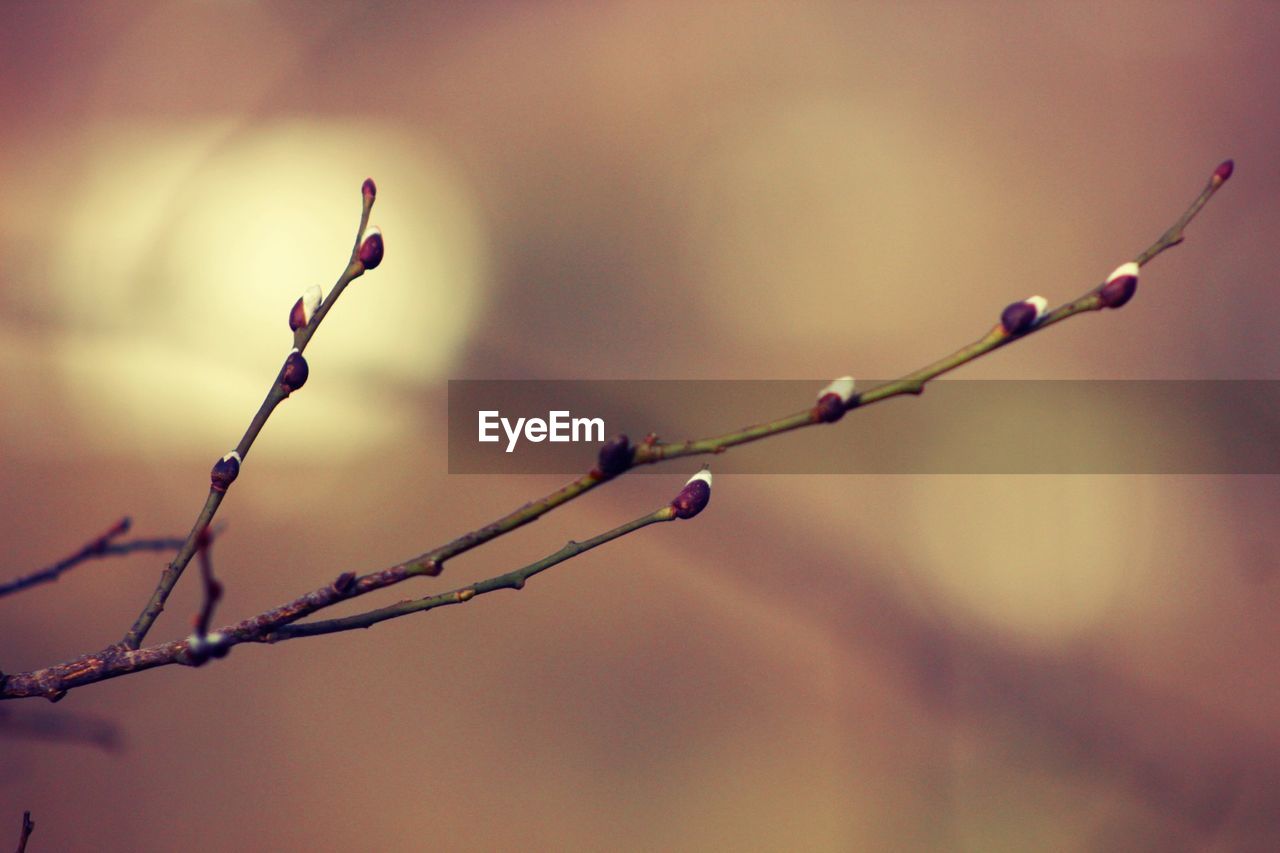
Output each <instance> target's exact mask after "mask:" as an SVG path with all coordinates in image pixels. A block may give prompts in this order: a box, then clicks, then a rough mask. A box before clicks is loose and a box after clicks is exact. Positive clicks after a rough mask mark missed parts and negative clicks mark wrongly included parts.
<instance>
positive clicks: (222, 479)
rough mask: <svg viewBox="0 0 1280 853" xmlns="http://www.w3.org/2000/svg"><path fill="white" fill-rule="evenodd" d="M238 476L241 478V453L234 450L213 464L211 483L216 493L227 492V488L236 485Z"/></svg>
mask: <svg viewBox="0 0 1280 853" xmlns="http://www.w3.org/2000/svg"><path fill="white" fill-rule="evenodd" d="M238 476H240V453H239V452H238V451H235V450H233V451H231V452H230V453H228V454H227V455H226V456H224V457H222V458H221V459H219V460H218V461H217V462H215V463H213V470H212V471H210V472H209V483H210V485H212V487H213V490H214V491H215V492H225V491H226V490H227V486H230V485H231V484H232V483H234V482H235V481H236V477H238Z"/></svg>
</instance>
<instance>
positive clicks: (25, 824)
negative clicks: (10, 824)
mask: <svg viewBox="0 0 1280 853" xmlns="http://www.w3.org/2000/svg"><path fill="white" fill-rule="evenodd" d="M35 829H36V822H35V821H34V820H32V819H31V812H23V813H22V834H21V835H19V836H18V853H23V851H25V850H26V849H27V840H28V839H29V838H31V833H33V832H35Z"/></svg>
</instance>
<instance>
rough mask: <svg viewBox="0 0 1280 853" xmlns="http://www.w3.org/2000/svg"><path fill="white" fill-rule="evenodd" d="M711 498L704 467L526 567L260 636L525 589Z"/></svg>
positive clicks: (367, 620) (294, 633) (361, 624)
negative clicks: (635, 510) (643, 510)
mask: <svg viewBox="0 0 1280 853" xmlns="http://www.w3.org/2000/svg"><path fill="white" fill-rule="evenodd" d="M710 498H711V472H710V470H708V469H707V468H706V467H704V468H703V469H702V470H701V471H699V472H698V473H697V474H694V475H693V476H692V477H690V478H689V481H688V482H687V483H685V485H684V489H683V490H682V491H681V492H680V494H679V495H677V496H676V498H675V500H673V501H672V502H671V503H669V504H667V505H666V506H664V507H662V508H661V509H657V510H654V511H653V512H651V513H649V514H648V515H642V516H640V517H639V518H637V519H635V520H634V521H628V522H627V523H626V524H622V525H619V526H618V527H615V528H613V529H612V530H609V531H607V532H605V533H601V534H600V535H599V536H593V537H592V538H590V539H588V540H586V541H585V542H574V541H572V540H570V541H569V542H568V543H567V544H566V545H565V546H564V547H563V548H561V549H560V550H559V551H556V552H555V553H554V554H548V555H547V556H545V557H543V558H542V559H541V560H536V561H535V562H532V563H530V564H529V565H527V566H522V567H521V568H518V569H515V570H514V571H510V572H507V573H506V574H504V575H498V576H497V577H492V578H489V579H487V580H482V581H478V582H477V583H473V584H469V585H467V586H464V587H461V588H459V589H455V590H451V591H449V592H442V593H439V594H438V595H429V596H426V597H425V598H417V599H413V600H411V601H401V602H399V603H398V604H392V605H390V606H389V607H381V608H379V609H377V610H370V611H368V612H366V613H357V614H356V615H354V616H344V617H343V618H341V619H326V620H323V621H319V622H305V623H303V624H294V625H287V626H285V627H283V628H281V629H280V630H278V631H273V632H272V633H270V634H266V635H264V636H263V637H262V638H261V639H262V641H264V642H268V643H274V642H277V641H279V640H290V639H293V638H294V637H312V636H315V635H317V634H333V633H337V632H338V631H351V630H354V629H356V628H372V627H373V626H374V625H376V624H378V623H379V622H385V621H387V620H388V619H396V618H399V617H401V616H407V615H409V614H410V613H420V612H424V611H427V610H434V609H435V608H437V607H444V606H445V605H449V604H462V603H464V602H467V601H470V600H471V599H473V598H475V597H476V596H477V595H484V594H485V593H487V592H494V591H496V590H499V589H515V590H520V589H524V585H525V582H526V581H528V580H529V578H531V577H533V576H534V575H536V574H539V573H541V572H545V571H546V570H547V569H549V568H551V567H552V566H554V565H557V564H559V563H563V562H564V561H565V560H568V559H571V558H573V557H576V556H578V555H579V554H583V553H586V552H587V551H590V550H591V549H592V548H595V547H597V546H599V545H603V544H604V543H606V542H612V541H613V540H614V539H617V538H619V537H622V536H626V535H627V534H628V533H632V532H634V531H636V530H639V529H640V528H642V527H648V526H649V525H650V524H660V523H662V522H664V521H674V520H675V519H677V518H693V517H694V516H695V515H697V514H698V513H699V512H701V511H702V510H703V508H704V507H706V505H707V501H708V500H709V499H710Z"/></svg>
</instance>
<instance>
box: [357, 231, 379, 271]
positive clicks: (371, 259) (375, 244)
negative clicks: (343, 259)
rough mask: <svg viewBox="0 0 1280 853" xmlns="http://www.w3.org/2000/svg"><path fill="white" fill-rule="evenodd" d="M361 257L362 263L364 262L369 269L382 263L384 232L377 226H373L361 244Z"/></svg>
mask: <svg viewBox="0 0 1280 853" xmlns="http://www.w3.org/2000/svg"><path fill="white" fill-rule="evenodd" d="M359 258H360V263H362V264H364V268H365V269H367V270H371V269H373V268H374V267H376V266H377V265H378V264H380V263H382V232H381V231H379V230H378V229H377V228H371V229H370V230H369V234H368V236H366V237H365V238H364V242H363V243H361V244H360V255H359Z"/></svg>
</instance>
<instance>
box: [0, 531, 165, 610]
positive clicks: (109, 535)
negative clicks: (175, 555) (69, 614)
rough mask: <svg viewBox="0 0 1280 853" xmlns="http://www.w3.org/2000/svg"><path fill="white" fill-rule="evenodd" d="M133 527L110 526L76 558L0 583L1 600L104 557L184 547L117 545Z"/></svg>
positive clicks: (149, 542)
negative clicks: (82, 564)
mask: <svg viewBox="0 0 1280 853" xmlns="http://www.w3.org/2000/svg"><path fill="white" fill-rule="evenodd" d="M131 526H132V522H131V521H130V519H129V518H128V517H127V516H126V517H125V518H122V519H120V520H119V521H117V522H116V523H115V524H113V525H111V527H110V528H108V529H107V530H106V531H105V532H104V533H103V534H102V535H101V536H99V537H97V538H96V539H93V540H91V541H90V542H87V543H86V544H85V545H84V547H82V548H81V549H80V550H79V551H76V552H75V553H74V554H71V555H70V556H67V557H63V558H62V559H61V560H59V561H58V562H56V563H54V564H53V565H51V566H47V567H45V568H43V569H38V570H37V571H34V572H32V573H30V574H28V575H23V576H22V577H20V578H15V579H14V580H11V581H6V582H5V583H0V598H3V597H4V596H6V595H12V594H13V593H15V592H21V591H22V590H24V589H28V588H30V587H33V586H37V585H39V584H42V583H49V582H51V581H56V580H57V579H58V577H59V576H60V575H61V574H62V573H63V572H65V571H67V570H69V569H72V568H75V567H76V566H78V565H80V564H81V563H85V562H88V561H89V560H95V559H99V558H102V557H119V556H123V555H125V554H132V553H135V552H137V551H171V550H173V549H174V548H177V547H178V546H179V545H181V544H182V540H181V539H176V538H166V539H133V540H130V541H128V542H117V541H115V540H117V539H119V538H120V537H121V536H123V535H124V534H126V533H128V532H129V528H130V527H131Z"/></svg>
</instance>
